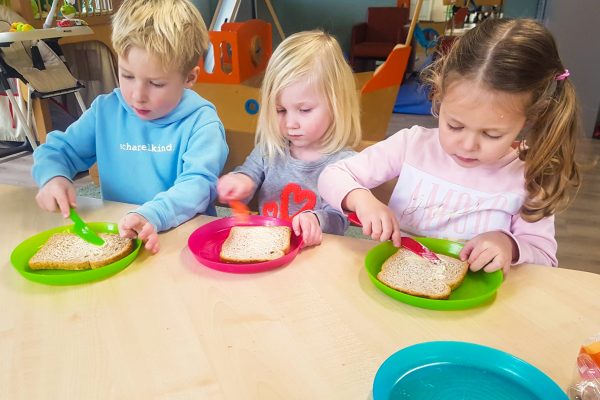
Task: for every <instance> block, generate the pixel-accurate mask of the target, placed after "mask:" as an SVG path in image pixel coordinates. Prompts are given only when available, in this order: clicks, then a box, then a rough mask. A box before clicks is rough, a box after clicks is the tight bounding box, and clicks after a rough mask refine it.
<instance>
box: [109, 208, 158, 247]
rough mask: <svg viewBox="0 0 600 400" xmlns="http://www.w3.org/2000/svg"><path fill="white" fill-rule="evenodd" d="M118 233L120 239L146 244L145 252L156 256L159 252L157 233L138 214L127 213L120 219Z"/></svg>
mask: <svg viewBox="0 0 600 400" xmlns="http://www.w3.org/2000/svg"><path fill="white" fill-rule="evenodd" d="M119 232H120V234H121V237H128V238H131V239H135V238H138V239H140V240H141V241H143V242H146V246H145V247H146V250H148V251H150V252H151V253H152V254H156V253H158V250H160V247H159V245H158V233H156V231H155V230H154V226H153V225H152V224H151V223H150V222H148V220H147V219H146V218H144V217H142V216H141V215H140V214H136V213H129V214H127V215H125V216H124V217H123V218H121V221H119Z"/></svg>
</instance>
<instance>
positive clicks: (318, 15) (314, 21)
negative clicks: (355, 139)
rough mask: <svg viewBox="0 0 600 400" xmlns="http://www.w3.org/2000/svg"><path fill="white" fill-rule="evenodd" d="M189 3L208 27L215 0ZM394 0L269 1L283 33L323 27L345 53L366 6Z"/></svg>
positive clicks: (519, 2) (529, 6) (516, 2)
mask: <svg viewBox="0 0 600 400" xmlns="http://www.w3.org/2000/svg"><path fill="white" fill-rule="evenodd" d="M431 1H433V2H434V3H433V6H432V9H433V10H434V12H432V16H433V17H436V18H438V17H439V16H440V14H441V13H440V11H439V8H440V7H441V4H442V0H431ZM592 1H593V0H592ZM192 2H193V3H194V4H196V6H197V7H198V8H199V9H200V12H201V13H202V16H203V17H204V19H205V22H206V25H207V26H208V25H209V24H210V21H211V19H212V16H213V14H214V12H215V9H216V7H217V3H218V0H192ZM242 2H243V6H242V7H243V8H247V7H248V4H251V3H252V1H251V0H242ZM255 2H256V5H257V8H258V16H259V18H261V19H264V20H266V21H269V22H272V21H271V18H270V16H269V13H268V10H267V8H266V6H265V2H264V1H263V0H255ZM246 3H248V4H246ZM396 3H397V2H396V0H377V1H373V0H271V4H272V5H273V8H274V9H275V13H276V14H277V17H278V18H279V22H280V23H281V26H282V28H283V31H284V32H285V34H286V35H290V34H292V33H294V32H299V31H301V30H307V29H314V28H323V29H325V30H326V31H327V32H329V33H332V34H333V35H335V36H336V37H337V39H338V40H339V41H340V44H341V45H342V48H343V49H344V51H346V52H347V51H348V49H349V47H350V33H351V31H352V25H355V24H357V23H360V22H364V21H366V18H367V8H368V7H390V6H392V7H393V6H396ZM438 3H439V4H438ZM537 8H538V0H505V1H504V15H505V16H507V17H530V18H535V17H536V13H537ZM411 15H412V14H411ZM273 39H274V43H273V44H274V46H276V45H277V44H279V37H278V35H277V33H276V30H275V29H273Z"/></svg>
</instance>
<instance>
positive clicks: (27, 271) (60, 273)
mask: <svg viewBox="0 0 600 400" xmlns="http://www.w3.org/2000/svg"><path fill="white" fill-rule="evenodd" d="M88 225H89V226H90V228H92V229H93V230H94V231H96V232H100V233H119V229H118V227H117V224H113V223H110V222H90V223H88ZM59 232H73V225H70V226H61V227H58V228H54V229H49V230H47V231H44V232H42V233H38V234H37V235H35V236H32V237H30V238H29V239H26V240H24V241H23V242H21V244H19V245H18V246H17V247H15V249H14V250H13V252H12V254H11V255H10V262H11V263H12V265H13V267H15V269H16V270H17V271H18V272H19V273H20V274H21V275H23V276H24V277H25V279H29V280H30V281H33V282H38V283H45V284H47V285H77V284H80V283H88V282H94V281H99V280H101V279H105V278H108V277H109V276H112V275H114V274H116V273H117V272H120V271H122V270H123V269H125V268H126V267H127V266H128V265H129V264H131V262H132V261H133V260H134V259H135V258H136V257H137V255H138V252H139V251H140V247H141V245H142V241H141V240H138V239H136V241H135V248H134V249H133V251H132V252H131V253H130V254H129V255H127V257H124V258H122V259H120V260H119V261H115V262H114V263H112V264H108V265H105V266H103V267H100V268H97V269H87V270H83V271H67V270H59V269H56V270H50V269H48V270H32V269H31V268H29V259H30V258H31V257H32V256H33V255H34V254H35V253H36V252H37V251H38V250H39V249H40V247H42V246H43V245H44V243H46V241H47V240H48V239H49V238H50V236H52V235H53V234H54V233H59Z"/></svg>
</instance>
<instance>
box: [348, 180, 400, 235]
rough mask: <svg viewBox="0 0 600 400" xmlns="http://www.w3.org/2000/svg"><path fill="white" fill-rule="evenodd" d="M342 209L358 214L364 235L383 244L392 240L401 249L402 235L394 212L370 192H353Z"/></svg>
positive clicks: (361, 190) (358, 190) (357, 190)
mask: <svg viewBox="0 0 600 400" xmlns="http://www.w3.org/2000/svg"><path fill="white" fill-rule="evenodd" d="M342 207H343V208H344V209H345V210H350V211H355V212H356V216H357V217H358V219H359V220H360V222H361V225H362V230H363V234H365V235H367V236H371V239H373V240H379V241H381V242H385V241H386V240H389V239H391V240H392V242H393V243H394V246H396V247H400V239H401V238H402V233H401V231H400V224H399V223H398V220H397V219H396V216H395V215H394V212H393V211H392V210H390V208H389V207H388V206H386V205H385V204H383V203H382V202H380V201H379V200H377V198H375V196H373V194H372V193H371V192H370V191H369V190H365V189H355V190H353V191H351V192H350V193H348V195H347V196H346V197H345V198H344V200H342Z"/></svg>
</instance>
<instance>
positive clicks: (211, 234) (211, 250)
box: [188, 215, 302, 274]
mask: <svg viewBox="0 0 600 400" xmlns="http://www.w3.org/2000/svg"><path fill="white" fill-rule="evenodd" d="M234 226H289V227H290V228H291V227H292V223H291V222H287V221H284V220H281V219H279V218H273V217H264V216H262V215H250V216H249V221H248V222H247V223H239V221H238V220H236V218H235V217H228V218H221V219H218V220H216V221H213V222H209V223H208V224H206V225H202V226H201V227H200V228H198V229H196V230H195V231H194V232H192V234H191V235H190V237H189V239H188V247H189V248H190V250H191V251H192V254H194V257H196V259H197V260H198V261H200V263H202V264H203V265H206V266H207V267H209V268H212V269H216V270H219V271H224V272H233V273H238V274H247V273H254V272H262V271H268V270H270V269H274V268H278V267H281V266H282V265H286V264H288V263H290V262H291V261H292V260H293V259H294V257H296V254H298V251H299V250H300V248H301V247H302V237H301V236H296V234H294V231H293V230H292V240H291V244H290V251H289V252H288V253H287V254H286V255H285V256H283V257H280V258H278V259H276V260H271V261H263V262H258V263H251V264H236V263H227V262H223V261H221V258H220V257H219V254H221V246H222V245H223V242H224V241H225V239H227V236H229V231H230V230H231V228H232V227H234Z"/></svg>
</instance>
